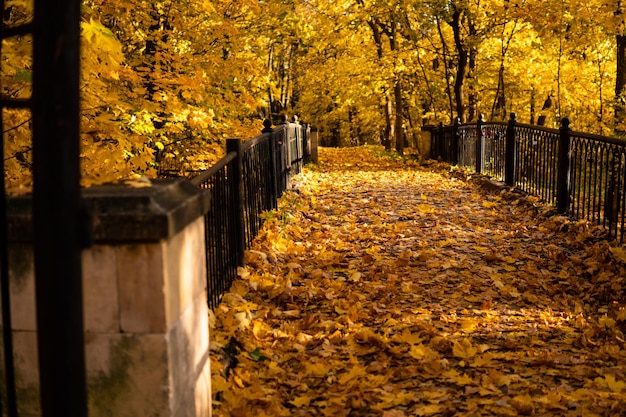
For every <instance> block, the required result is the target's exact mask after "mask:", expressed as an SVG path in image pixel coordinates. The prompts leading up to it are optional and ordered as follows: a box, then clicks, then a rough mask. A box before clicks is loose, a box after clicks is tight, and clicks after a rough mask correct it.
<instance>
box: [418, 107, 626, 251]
mask: <svg viewBox="0 0 626 417" xmlns="http://www.w3.org/2000/svg"><path fill="white" fill-rule="evenodd" d="M569 124H570V122H569V119H567V118H564V119H563V120H562V125H561V128H560V129H550V128H545V127H540V126H534V125H526V124H522V123H518V122H517V120H516V119H515V114H511V118H510V120H509V121H508V123H505V122H489V123H486V122H484V121H483V120H482V118H481V119H479V120H478V122H477V123H472V124H460V123H458V121H457V122H456V123H455V124H454V125H452V126H443V125H442V124H440V125H439V127H436V128H431V129H429V130H430V132H431V152H430V157H431V158H434V159H441V160H443V161H446V162H449V163H452V164H454V165H459V166H463V167H468V168H470V169H472V170H473V171H474V172H476V173H479V174H485V175H488V176H490V177H492V178H495V179H497V180H501V181H504V182H505V183H506V184H507V185H509V186H513V187H515V188H517V189H519V190H521V191H524V192H526V193H528V194H532V195H536V196H538V197H540V198H541V199H542V200H544V201H546V202H547V203H549V204H553V205H555V206H556V207H557V209H558V211H559V212H560V213H562V214H568V215H570V216H572V217H573V218H575V219H579V220H582V219H584V220H587V221H590V222H593V223H595V224H598V225H601V226H603V227H605V228H606V230H607V233H608V237H609V238H610V239H612V240H616V241H618V242H619V243H620V244H623V243H624V240H625V238H626V226H625V224H626V140H624V139H619V138H611V137H606V136H598V135H591V134H587V133H581V132H572V131H571V129H570V127H569Z"/></svg>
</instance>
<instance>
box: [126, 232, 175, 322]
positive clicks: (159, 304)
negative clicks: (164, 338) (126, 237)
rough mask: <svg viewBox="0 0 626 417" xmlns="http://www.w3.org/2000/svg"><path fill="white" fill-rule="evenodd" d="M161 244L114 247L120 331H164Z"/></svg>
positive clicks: (162, 244)
mask: <svg viewBox="0 0 626 417" xmlns="http://www.w3.org/2000/svg"><path fill="white" fill-rule="evenodd" d="M164 245H165V243H146V244H136V245H123V246H119V247H117V248H116V251H115V252H116V270H117V282H118V288H119V303H120V325H121V326H120V327H121V330H122V331H123V332H124V333H165V332H166V331H167V330H166V322H165V294H164V291H165V288H164V281H163V279H164V273H163V246H164Z"/></svg>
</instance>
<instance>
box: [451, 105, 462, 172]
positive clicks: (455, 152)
mask: <svg viewBox="0 0 626 417" xmlns="http://www.w3.org/2000/svg"><path fill="white" fill-rule="evenodd" d="M460 124H461V119H460V118H458V117H457V118H456V119H454V131H453V134H452V149H451V152H452V158H451V159H450V163H451V164H452V165H458V164H459V143H460V141H461V140H460V139H461V138H460V133H459V125H460Z"/></svg>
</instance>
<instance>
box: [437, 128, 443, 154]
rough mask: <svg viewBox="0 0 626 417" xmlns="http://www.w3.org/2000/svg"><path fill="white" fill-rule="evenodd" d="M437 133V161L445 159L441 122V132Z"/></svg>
mask: <svg viewBox="0 0 626 417" xmlns="http://www.w3.org/2000/svg"><path fill="white" fill-rule="evenodd" d="M437 133H438V135H437V146H436V148H437V159H443V138H444V134H443V122H439V130H438V131H437Z"/></svg>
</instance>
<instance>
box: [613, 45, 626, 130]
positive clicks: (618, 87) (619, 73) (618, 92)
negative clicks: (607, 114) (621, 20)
mask: <svg viewBox="0 0 626 417" xmlns="http://www.w3.org/2000/svg"><path fill="white" fill-rule="evenodd" d="M615 42H616V44H617V59H616V61H617V68H616V77H615V97H616V103H615V130H616V131H617V132H620V133H622V134H623V133H624V132H625V131H626V128H625V126H624V123H625V122H626V91H624V89H625V88H626V36H625V35H617V36H616V39H615Z"/></svg>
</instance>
